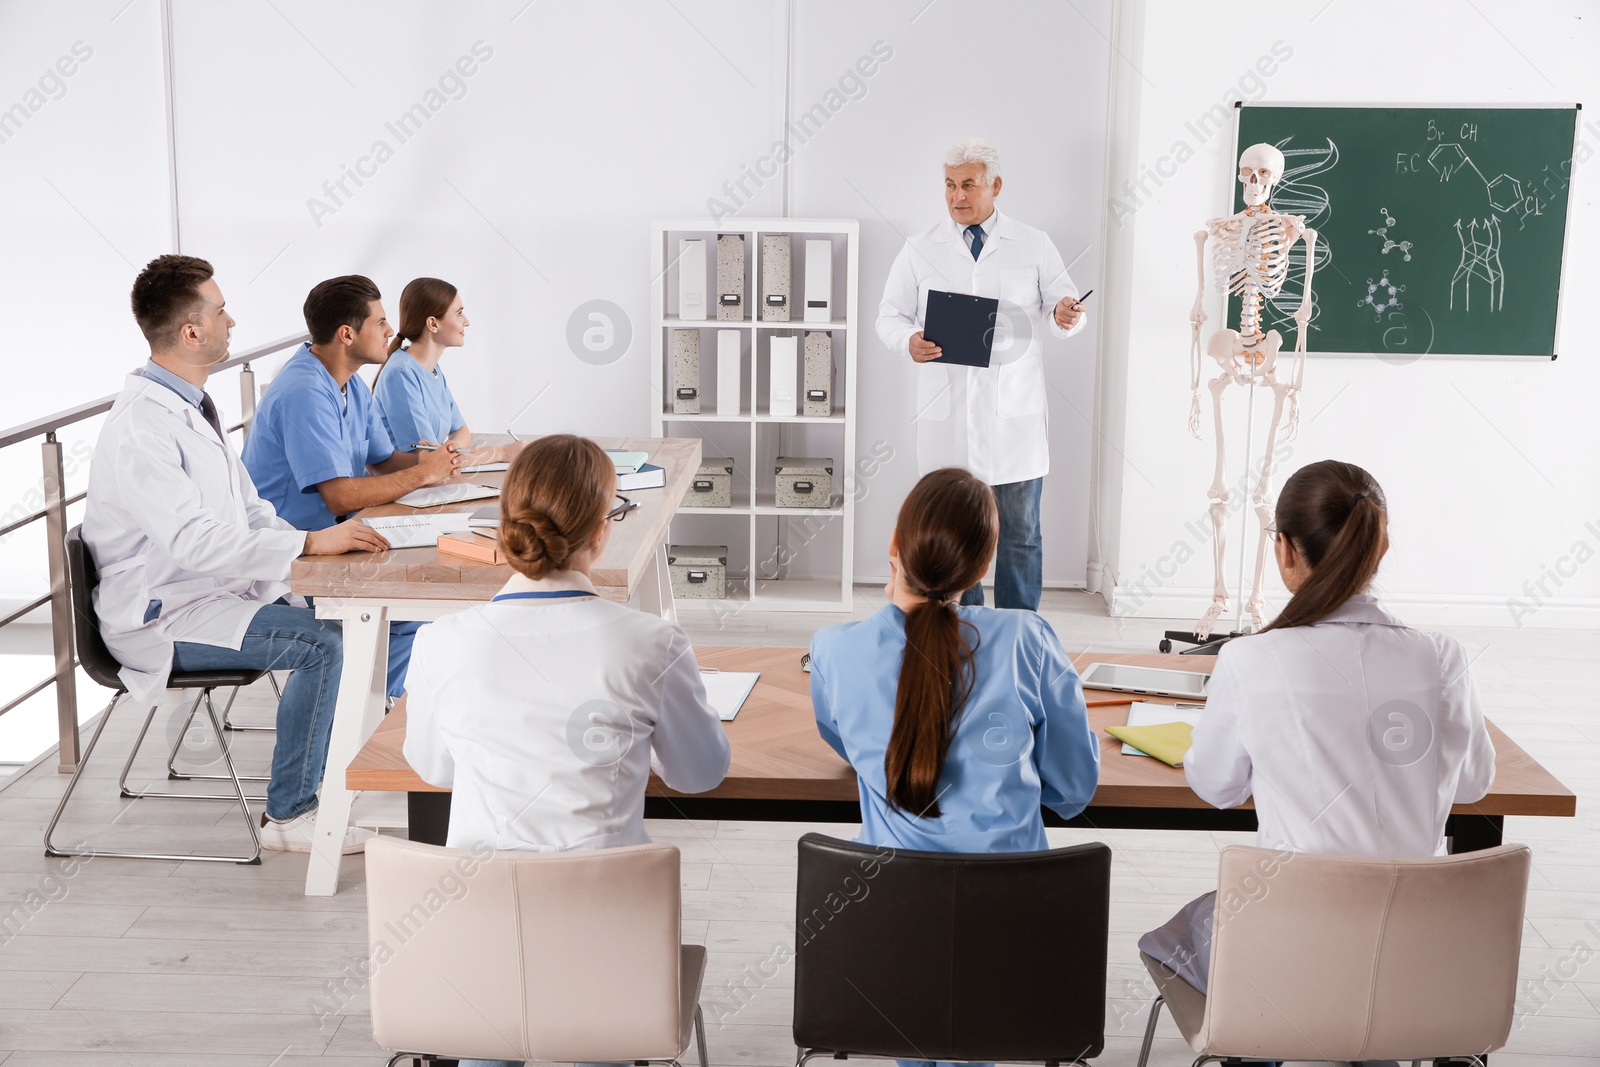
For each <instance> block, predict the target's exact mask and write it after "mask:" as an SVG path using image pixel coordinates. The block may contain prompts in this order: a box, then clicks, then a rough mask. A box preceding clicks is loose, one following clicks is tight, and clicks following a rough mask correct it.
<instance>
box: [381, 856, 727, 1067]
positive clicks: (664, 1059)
mask: <svg viewBox="0 0 1600 1067" xmlns="http://www.w3.org/2000/svg"><path fill="white" fill-rule="evenodd" d="M366 857H367V859H366V864H367V933H368V942H369V945H370V948H371V960H370V963H371V964H372V965H373V966H374V968H375V969H374V972H373V974H372V986H371V988H372V1034H373V1037H374V1039H375V1040H376V1041H377V1043H378V1044H379V1045H381V1046H383V1047H384V1048H386V1049H389V1050H390V1051H392V1052H395V1053H396V1055H395V1056H394V1058H393V1059H391V1060H390V1061H389V1062H390V1064H391V1067H392V1065H393V1064H396V1063H398V1062H399V1061H400V1060H402V1059H404V1058H405V1057H407V1056H420V1055H423V1054H431V1055H434V1056H445V1057H459V1058H462V1059H487V1060H558V1061H570V1062H576V1061H606V1062H619V1061H621V1062H626V1061H634V1062H638V1061H649V1062H652V1063H667V1064H673V1065H676V1064H678V1061H679V1057H680V1056H682V1055H683V1053H684V1052H685V1051H686V1050H687V1049H688V1047H689V1040H690V1031H691V1030H693V1032H694V1035H695V1036H696V1038H697V1043H698V1047H699V1054H700V1064H701V1067H705V1064H706V1040H705V1023H704V1021H703V1020H702V1019H701V1017H700V1006H699V1000H700V983H701V979H702V978H703V977H704V975H705V965H706V950H705V949H704V948H703V947H702V946H700V945H684V944H680V943H679V936H678V917H679V880H678V850H677V849H676V848H675V847H673V846H672V845H637V846H632V847H628V848H612V849H600V850H596V851H592V852H501V853H497V854H493V855H490V854H488V852H487V850H484V851H482V852H472V851H467V850H464V849H449V848H439V847H437V846H435V845H424V844H419V843H417V842H414V841H402V840H400V839H398V838H393V837H380V838H377V839H375V840H373V841H371V842H369V843H368V845H367V851H366Z"/></svg>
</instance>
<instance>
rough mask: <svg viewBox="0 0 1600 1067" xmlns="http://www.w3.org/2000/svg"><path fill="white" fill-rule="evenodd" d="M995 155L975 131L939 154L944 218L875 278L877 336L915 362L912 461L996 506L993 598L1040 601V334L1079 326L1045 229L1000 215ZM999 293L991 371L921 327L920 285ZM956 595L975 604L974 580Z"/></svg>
mask: <svg viewBox="0 0 1600 1067" xmlns="http://www.w3.org/2000/svg"><path fill="white" fill-rule="evenodd" d="M1000 185H1001V179H1000V156H999V154H998V153H997V152H996V151H995V150H994V148H993V147H991V146H990V145H989V144H988V143H987V142H985V141H981V140H978V139H977V138H969V139H967V140H964V141H958V142H956V143H955V144H954V145H952V146H951V147H950V149H949V151H947V152H946V153H945V158H944V198H945V207H946V208H947V210H948V211H949V214H950V217H949V218H948V219H946V220H942V221H940V222H939V223H938V224H937V225H935V226H933V227H932V228H931V229H928V230H924V231H923V232H922V233H919V234H915V235H914V236H912V237H911V238H909V239H908V240H907V241H906V244H905V247H904V248H902V249H901V250H900V255H899V256H897V257H896V258H895V261H894V266H892V267H891V268H890V269H889V278H888V281H887V282H885V283H884V288H883V302H882V304H881V305H880V306H879V308H878V336H879V337H880V338H881V339H882V340H883V343H884V344H885V345H887V346H888V347H889V349H890V351H892V352H896V353H902V354H904V355H907V356H909V357H910V358H911V360H912V361H913V362H914V363H915V364H916V368H915V375H916V407H915V412H916V415H915V417H916V423H917V467H918V469H919V472H920V473H922V474H926V473H928V472H929V471H932V470H936V469H938V468H940V467H965V468H967V469H968V470H970V471H971V472H972V473H973V474H975V475H977V476H978V477H979V478H981V479H982V480H983V481H984V482H986V483H988V485H989V486H990V487H992V488H993V489H994V493H995V498H996V500H997V502H998V503H999V506H1000V544H999V546H998V548H997V549H996V552H995V605H996V606H997V607H1002V608H1027V609H1029V610H1036V609H1037V608H1038V607H1039V594H1040V592H1041V590H1042V588H1043V583H1044V544H1043V538H1042V535H1041V532H1040V529H1039V498H1040V493H1041V490H1042V489H1043V487H1044V476H1045V475H1046V474H1048V473H1049V471H1050V442H1049V438H1048V435H1047V427H1048V425H1049V411H1048V407H1047V404H1046V388H1045V376H1044V354H1043V345H1042V343H1041V340H1042V338H1041V334H1042V333H1043V331H1044V330H1045V329H1047V328H1048V329H1049V330H1051V331H1052V332H1054V333H1055V334H1056V336H1058V337H1070V336H1071V335H1072V334H1074V333H1076V332H1078V330H1080V329H1082V328H1083V321H1084V313H1083V307H1082V305H1080V304H1079V303H1077V296H1078V288H1077V286H1075V285H1073V283H1072V279H1071V278H1070V277H1068V275H1067V269H1066V267H1065V266H1064V265H1063V264H1062V262H1061V254H1060V253H1059V252H1057V251H1056V246H1055V245H1054V243H1052V242H1051V240H1050V238H1049V237H1048V236H1047V235H1046V234H1045V233H1044V231H1043V230H1036V229H1034V228H1033V227H1032V226H1028V225H1025V224H1023V223H1021V222H1018V221H1017V220H1016V219H1013V218H1011V217H1010V216H1007V215H1002V214H1001V213H1000V212H999V210H997V209H996V207H995V199H996V198H997V197H998V196H999V195H1000ZM933 289H937V290H941V291H943V292H947V293H968V294H971V295H974V296H985V297H997V298H998V299H999V300H1000V311H999V316H998V318H997V320H996V324H995V337H994V349H993V353H992V357H991V365H990V366H988V367H967V366H961V365H958V364H949V365H946V364H941V363H940V357H941V355H942V352H941V350H940V349H939V346H938V345H936V344H933V343H932V342H930V341H928V340H926V339H925V338H924V337H923V335H922V328H923V323H924V322H925V320H926V315H927V308H928V292H929V290H933ZM961 603H963V604H974V605H981V604H982V603H983V585H982V584H981V583H980V584H978V585H975V586H973V587H972V588H971V589H969V590H967V591H966V592H965V593H963V594H962V597H961Z"/></svg>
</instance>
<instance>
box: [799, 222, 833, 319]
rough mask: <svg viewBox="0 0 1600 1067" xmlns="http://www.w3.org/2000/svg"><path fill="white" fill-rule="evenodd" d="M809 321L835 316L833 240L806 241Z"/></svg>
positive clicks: (807, 311) (806, 297) (807, 310)
mask: <svg viewBox="0 0 1600 1067" xmlns="http://www.w3.org/2000/svg"><path fill="white" fill-rule="evenodd" d="M805 301H806V314H805V321H807V322H827V321H828V320H829V319H831V318H833V242H832V241H807V242H806V292H805Z"/></svg>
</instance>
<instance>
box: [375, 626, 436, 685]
mask: <svg viewBox="0 0 1600 1067" xmlns="http://www.w3.org/2000/svg"><path fill="white" fill-rule="evenodd" d="M426 625H427V623H422V622H391V623H390V624H389V675H388V685H387V686H386V687H385V692H387V693H388V694H389V695H390V696H392V697H397V696H399V695H400V694H401V693H404V692H405V691H406V668H407V667H409V666H411V642H412V641H414V640H416V637H417V631H418V630H420V629H422V628H423V627H424V626H426Z"/></svg>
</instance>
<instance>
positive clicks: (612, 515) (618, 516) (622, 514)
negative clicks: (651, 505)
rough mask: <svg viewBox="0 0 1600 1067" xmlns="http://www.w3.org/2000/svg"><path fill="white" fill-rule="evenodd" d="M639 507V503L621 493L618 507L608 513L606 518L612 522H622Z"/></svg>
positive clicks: (618, 496) (618, 497) (618, 498)
mask: <svg viewBox="0 0 1600 1067" xmlns="http://www.w3.org/2000/svg"><path fill="white" fill-rule="evenodd" d="M638 506H639V504H638V501H635V500H629V499H628V498H627V497H625V496H623V495H621V494H620V493H619V494H618V495H617V506H616V507H614V508H612V509H611V510H610V511H608V512H606V518H608V519H610V520H611V521H612V522H621V521H622V520H623V519H625V518H627V517H628V512H630V511H633V510H635V509H636V508H638Z"/></svg>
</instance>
